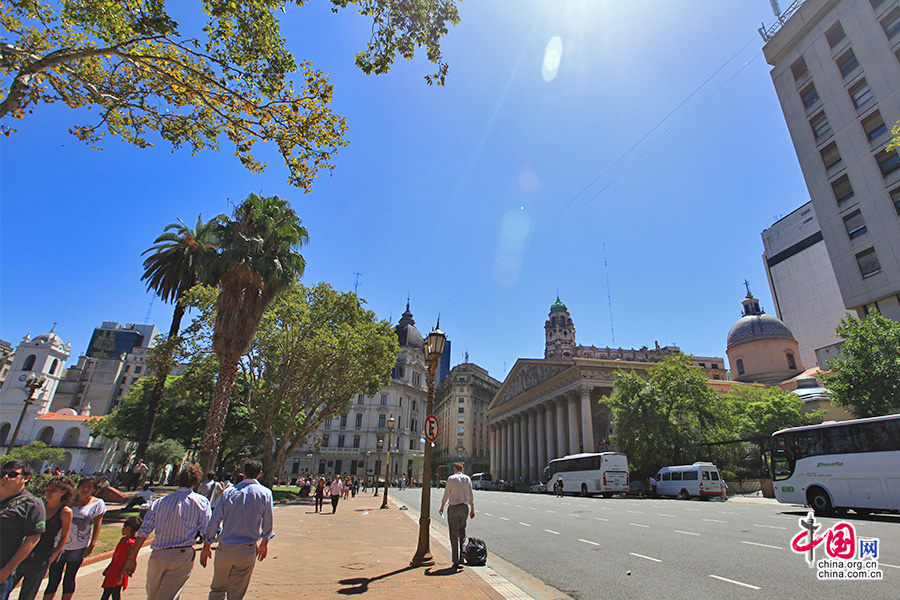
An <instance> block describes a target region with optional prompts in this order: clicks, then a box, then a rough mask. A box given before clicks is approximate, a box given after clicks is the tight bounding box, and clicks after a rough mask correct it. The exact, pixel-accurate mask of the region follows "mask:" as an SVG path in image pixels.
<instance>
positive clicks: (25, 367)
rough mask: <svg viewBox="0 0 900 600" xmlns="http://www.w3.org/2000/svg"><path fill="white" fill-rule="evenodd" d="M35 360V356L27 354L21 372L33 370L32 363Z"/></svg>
mask: <svg viewBox="0 0 900 600" xmlns="http://www.w3.org/2000/svg"><path fill="white" fill-rule="evenodd" d="M36 360H37V356H35V355H34V354H29V355H28V358H26V359H25V364H24V365H23V366H22V370H23V371H30V370H32V369H33V368H34V361H36Z"/></svg>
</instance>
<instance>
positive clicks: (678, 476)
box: [672, 471, 681, 481]
mask: <svg viewBox="0 0 900 600" xmlns="http://www.w3.org/2000/svg"><path fill="white" fill-rule="evenodd" d="M672 481H681V471H675V472H674V473H672Z"/></svg>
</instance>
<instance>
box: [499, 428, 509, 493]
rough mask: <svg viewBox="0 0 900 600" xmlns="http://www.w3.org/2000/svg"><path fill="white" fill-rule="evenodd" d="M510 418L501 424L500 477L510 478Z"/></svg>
mask: <svg viewBox="0 0 900 600" xmlns="http://www.w3.org/2000/svg"><path fill="white" fill-rule="evenodd" d="M509 441H510V431H509V420H508V419H504V420H503V422H502V423H501V424H500V478H501V479H509Z"/></svg>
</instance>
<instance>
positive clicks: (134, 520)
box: [100, 517, 143, 600]
mask: <svg viewBox="0 0 900 600" xmlns="http://www.w3.org/2000/svg"><path fill="white" fill-rule="evenodd" d="M142 523H143V520H142V519H141V518H140V517H128V518H127V519H125V524H124V525H122V539H121V540H119V544H118V545H117V546H116V549H115V551H113V556H112V560H111V561H110V563H109V566H108V567H106V568H105V569H104V570H103V575H105V577H104V578H103V596H101V597H100V600H121V598H122V590H124V589H126V588H127V587H128V575H126V574H125V572H124V571H123V567H124V566H125V560H126V559H127V558H128V551H129V550H131V547H132V546H134V536H135V535H136V534H137V532H138V529H140V528H141V524H142Z"/></svg>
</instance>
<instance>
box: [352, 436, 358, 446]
mask: <svg viewBox="0 0 900 600" xmlns="http://www.w3.org/2000/svg"><path fill="white" fill-rule="evenodd" d="M353 447H354V448H359V436H358V435H354V436H353Z"/></svg>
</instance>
